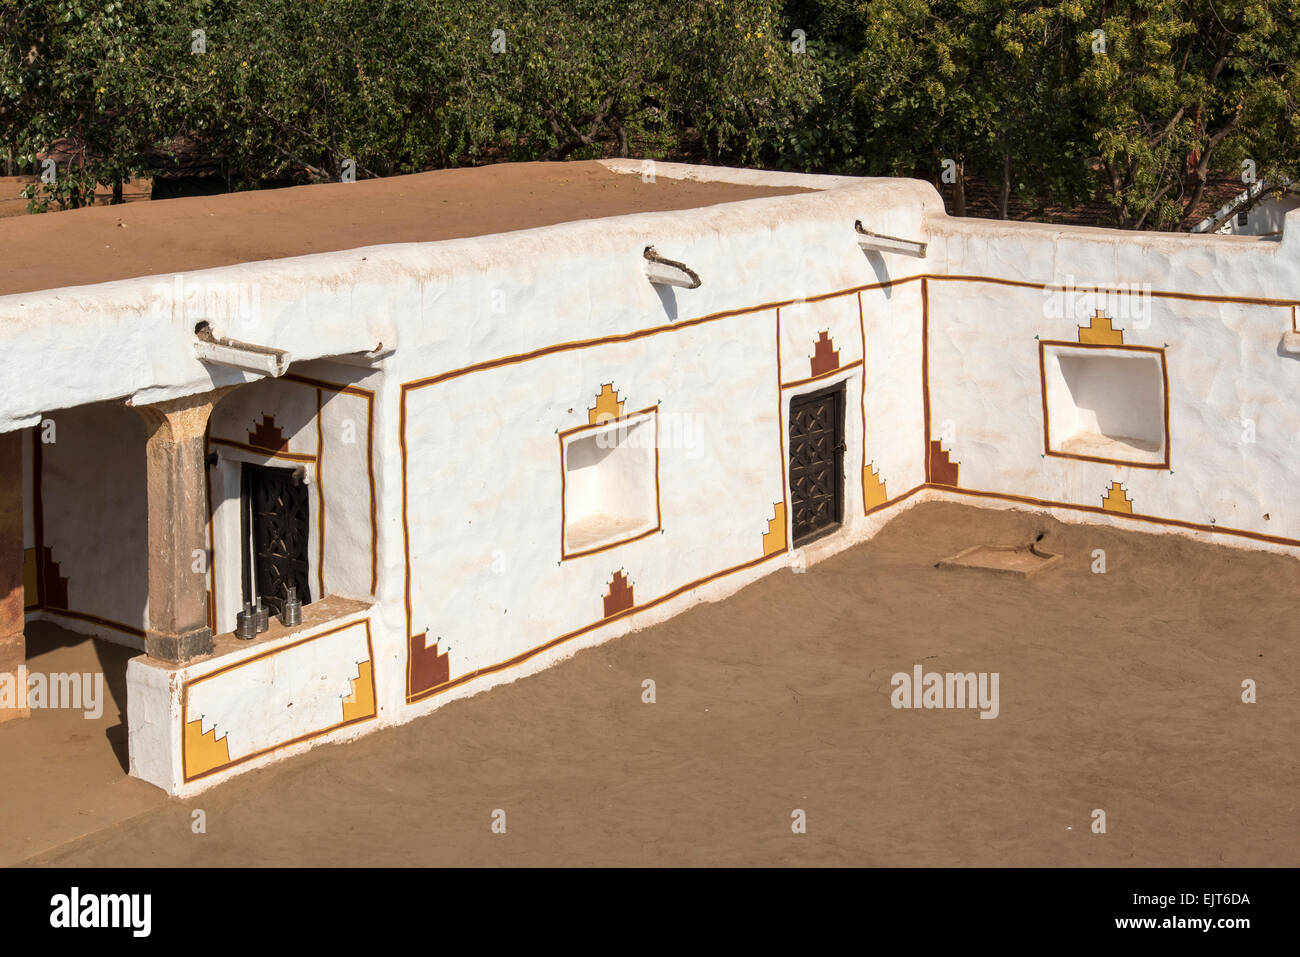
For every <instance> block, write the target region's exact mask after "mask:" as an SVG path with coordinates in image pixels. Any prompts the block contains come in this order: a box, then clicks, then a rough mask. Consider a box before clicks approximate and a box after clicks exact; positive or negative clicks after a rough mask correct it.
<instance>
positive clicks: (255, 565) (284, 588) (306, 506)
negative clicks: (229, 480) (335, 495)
mask: <svg viewBox="0 0 1300 957" xmlns="http://www.w3.org/2000/svg"><path fill="white" fill-rule="evenodd" d="M241 481H242V485H243V496H242V499H243V506H244V508H243V515H242V517H243V525H244V536H243V537H244V567H243V578H244V582H243V584H244V601H245V602H253V603H255V602H256V599H257V598H261V599H262V603H263V604H264V605H266V606H267V607H268V608H270V609H271V613H272V614H275V615H278V614H279V613H280V611H281V609H282V607H283V605H284V601H285V599H286V598H288V597H289V588H290V586H293V587H294V588H296V589H297V593H298V599H299V600H300V601H301V602H302V603H303V604H304V605H306V604H308V603H309V602H310V601H311V600H312V599H311V591H310V588H309V586H308V581H309V578H308V568H309V566H308V560H307V555H308V545H309V541H310V529H311V510H310V502H309V499H308V494H307V485H306V484H305V483H304V482H302V481H301V479H300V477H299V475H298V474H297V473H296V471H295V470H294V469H289V468H273V467H271V466H267V465H253V464H251V463H249V462H245V463H243V469H242V475H241Z"/></svg>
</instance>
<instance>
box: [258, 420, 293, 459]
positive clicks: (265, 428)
mask: <svg viewBox="0 0 1300 957" xmlns="http://www.w3.org/2000/svg"><path fill="white" fill-rule="evenodd" d="M248 444H249V445H251V446H253V447H255V448H259V449H267V450H269V451H271V452H287V451H289V442H288V440H287V439H286V438H285V437H284V433H283V432H281V431H280V427H279V426H278V425H276V424H275V416H273V415H263V416H262V421H261V422H259V423H258V424H257V428H255V429H254V430H253V431H252V432H249V433H248Z"/></svg>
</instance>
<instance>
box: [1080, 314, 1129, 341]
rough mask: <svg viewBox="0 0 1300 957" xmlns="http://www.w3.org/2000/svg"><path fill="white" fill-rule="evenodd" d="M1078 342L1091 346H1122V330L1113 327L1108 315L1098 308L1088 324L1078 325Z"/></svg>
mask: <svg viewBox="0 0 1300 957" xmlns="http://www.w3.org/2000/svg"><path fill="white" fill-rule="evenodd" d="M1079 342H1080V343H1081V344H1083V345H1093V346H1122V345H1123V344H1124V330H1123V329H1116V328H1114V327H1113V326H1112V325H1111V321H1110V317H1109V316H1107V315H1106V314H1105V313H1104V312H1102V311H1101V310H1100V309H1098V310H1097V311H1096V312H1095V313H1093V316H1092V319H1091V320H1090V321H1089V322H1088V325H1086V326H1080V327H1079Z"/></svg>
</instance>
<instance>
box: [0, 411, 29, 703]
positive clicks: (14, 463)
mask: <svg viewBox="0 0 1300 957" xmlns="http://www.w3.org/2000/svg"><path fill="white" fill-rule="evenodd" d="M25 604H26V599H25V598H24V596H23V433H22V432H21V431H18V432H5V433H3V434H0V675H9V676H10V677H9V678H6V679H0V680H4V681H7V682H9V688H10V689H11V690H12V692H13V694H14V699H13V700H14V702H17V701H19V700H23V698H22V695H21V690H20V689H19V687H18V684H19V678H20V675H19V673H18V669H19V668H20V667H21V666H22V665H23V664H24V663H25V662H26V661H27V640H26V639H25V638H24V637H23V607H24V605H25ZM27 714H28V711H27V709H26V708H5V707H3V706H0V722H2V721H8V720H9V719H11V718H25V717H27Z"/></svg>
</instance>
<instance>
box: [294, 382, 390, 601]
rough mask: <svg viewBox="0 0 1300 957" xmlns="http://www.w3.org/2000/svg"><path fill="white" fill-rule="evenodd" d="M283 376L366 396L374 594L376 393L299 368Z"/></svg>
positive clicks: (376, 557)
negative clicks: (310, 373) (311, 374)
mask: <svg viewBox="0 0 1300 957" xmlns="http://www.w3.org/2000/svg"><path fill="white" fill-rule="evenodd" d="M281 378H283V379H288V380H290V381H291V382H300V383H302V384H303V385H309V386H315V387H316V388H317V389H328V390H329V391H331V392H337V393H339V394H340V395H350V396H355V397H357V398H361V399H365V400H366V480H367V481H368V482H369V485H370V594H372V595H373V594H375V593H376V591H377V590H378V588H379V501H378V496H377V493H376V491H375V393H374V391H373V390H372V389H366V388H364V387H362V386H359V385H344V384H342V383H338V382H327V381H326V380H324V379H313V378H311V377H309V376H304V375H298V374H297V373H295V372H286V373H285V374H284V375H283V376H281ZM316 451H317V452H318V453H319V452H320V451H321V447H320V446H319V445H317V448H316Z"/></svg>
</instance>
